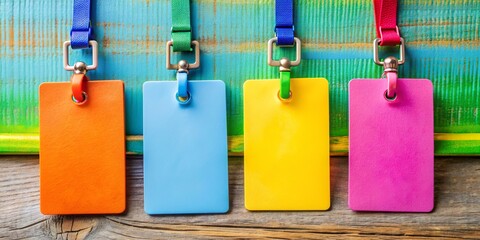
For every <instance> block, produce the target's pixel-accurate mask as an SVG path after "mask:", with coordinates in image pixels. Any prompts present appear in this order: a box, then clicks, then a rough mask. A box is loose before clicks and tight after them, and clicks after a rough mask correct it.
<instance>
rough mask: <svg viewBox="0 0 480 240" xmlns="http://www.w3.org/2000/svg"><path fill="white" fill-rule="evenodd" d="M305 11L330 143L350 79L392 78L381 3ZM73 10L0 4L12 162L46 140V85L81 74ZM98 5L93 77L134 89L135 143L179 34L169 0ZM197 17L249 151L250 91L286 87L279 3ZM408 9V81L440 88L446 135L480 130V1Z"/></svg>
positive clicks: (198, 12) (303, 24) (403, 22)
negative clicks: (281, 79)
mask: <svg viewBox="0 0 480 240" xmlns="http://www.w3.org/2000/svg"><path fill="white" fill-rule="evenodd" d="M295 2H296V8H295V11H296V12H295V15H296V23H295V28H296V33H297V36H298V37H299V38H300V39H302V41H303V43H304V44H303V49H302V53H303V61H302V63H301V65H300V66H298V67H296V68H294V69H293V72H292V76H293V77H325V78H327V79H328V80H329V83H330V96H331V110H330V112H331V134H332V136H333V137H340V138H341V137H346V136H347V135H348V116H347V109H348V102H347V88H348V81H349V80H350V79H352V78H378V77H379V76H380V75H381V72H382V68H381V67H379V66H376V65H375V64H374V63H373V61H372V53H371V52H372V41H373V38H374V34H375V30H374V22H373V11H372V5H371V2H370V1H366V0H326V1H320V0H315V1H314V0H301V1H295ZM72 3H73V1H57V0H36V1H31V0H4V1H0V152H2V153H20V152H36V151H38V145H37V144H38V142H35V140H34V139H35V138H38V108H37V106H38V102H37V101H38V93H37V89H38V85H39V84H40V83H42V82H47V81H68V80H69V77H70V74H71V73H69V72H66V71H65V70H63V68H62V62H61V61H62V57H61V56H62V52H61V51H62V50H61V45H62V43H63V41H65V40H68V34H69V30H70V25H71V17H72ZM94 6H95V12H94V14H93V15H94V26H95V32H96V35H97V40H98V42H99V45H100V58H99V68H98V70H96V71H92V72H90V73H89V76H90V77H91V78H92V79H121V80H124V81H125V87H126V89H125V91H126V114H127V120H126V124H127V129H126V131H127V135H129V136H139V135H141V134H142V125H141V123H142V107H141V106H142V84H143V82H145V81H149V80H174V78H175V76H174V72H173V71H168V70H166V69H165V47H164V46H165V43H166V41H167V40H169V39H170V27H171V23H170V1H168V0H167V1H165V0H156V1H154V0H116V1H96V3H95V4H94ZM192 11H193V12H192V19H193V21H192V27H193V29H194V31H193V36H194V38H195V39H197V40H198V41H199V42H200V44H201V50H202V59H201V60H202V66H201V68H200V69H199V70H196V71H192V74H191V79H220V80H223V81H225V83H226V85H227V101H228V102H227V107H228V109H227V110H228V125H229V128H228V132H229V135H230V139H234V140H232V141H230V143H231V144H230V150H231V151H233V152H241V151H242V150H243V149H242V146H243V145H242V140H241V139H242V134H243V121H242V119H243V113H242V112H243V106H242V86H243V82H244V81H245V80H246V79H257V78H278V70H277V69H276V68H273V67H269V66H268V65H267V64H266V43H267V40H268V39H269V38H271V37H272V36H273V26H274V1H273V0H263V1H250V0H225V1H220V0H194V1H192ZM399 11H400V13H399V26H400V29H401V33H402V36H403V37H404V38H405V40H406V42H407V63H406V64H405V65H404V66H402V67H401V70H400V75H401V76H404V77H410V78H429V79H431V80H432V82H433V84H434V86H435V131H436V132H437V133H450V134H458V133H480V118H479V115H478V110H479V109H478V106H479V105H480V98H479V94H480V92H479V91H480V83H479V81H478V79H479V76H480V73H479V56H480V39H479V31H480V30H479V25H480V2H479V1H476V0H443V1H440V0H425V1H416V0H403V1H400V7H399ZM395 50H396V49H393V51H395ZM71 52H72V54H71V59H72V61H73V60H84V61H87V62H88V61H89V58H90V53H89V52H88V51H71ZM280 55H290V56H291V55H292V52H291V51H290V52H288V53H286V52H284V51H282V50H278V49H275V56H276V57H279V56H280ZM175 57H176V59H178V58H177V57H178V56H175ZM188 57H191V56H188ZM419 117H420V116H419ZM100 131H101V130H99V134H101V133H100ZM12 136H14V137H12ZM18 136H20V137H18ZM22 136H23V138H25V139H23V138H22ZM25 136H27V137H25ZM452 136H453V135H452ZM130 139H132V138H130ZM133 139H136V140H133V141H129V142H128V143H127V148H128V151H129V152H141V137H140V138H136V137H134V138H133ZM453 139H455V138H453ZM335 141H336V140H334V139H333V140H332V149H333V151H334V152H335V151H338V152H344V151H346V147H345V146H347V145H346V144H341V145H335V144H334V142H335ZM443 142H448V143H443ZM479 143H480V138H479V139H474V140H468V141H459V140H440V141H436V152H437V153H439V154H440V153H441V154H478V153H480V147H478V146H480V144H479Z"/></svg>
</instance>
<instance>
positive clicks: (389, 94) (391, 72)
mask: <svg viewBox="0 0 480 240" xmlns="http://www.w3.org/2000/svg"><path fill="white" fill-rule="evenodd" d="M398 65H399V61H398V60H397V59H396V58H395V57H387V58H385V60H384V61H383V75H382V76H385V77H386V78H387V91H385V99H387V100H388V101H394V100H395V99H396V98H397V78H398V75H397V72H398Z"/></svg>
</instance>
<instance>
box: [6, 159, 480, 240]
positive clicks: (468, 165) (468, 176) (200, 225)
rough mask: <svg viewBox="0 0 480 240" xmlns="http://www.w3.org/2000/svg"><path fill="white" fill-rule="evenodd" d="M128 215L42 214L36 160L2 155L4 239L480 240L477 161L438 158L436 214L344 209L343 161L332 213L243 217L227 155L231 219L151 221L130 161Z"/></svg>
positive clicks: (334, 168) (236, 168) (236, 175)
mask: <svg viewBox="0 0 480 240" xmlns="http://www.w3.org/2000/svg"><path fill="white" fill-rule="evenodd" d="M127 162H128V163H127V164H128V167H127V181H128V183H127V184H128V185H127V186H128V210H127V211H126V213H124V214H122V215H108V216H103V215H99V216H43V215H42V214H41V213H40V212H39V202H38V201H39V191H38V187H39V182H38V181H39V177H38V174H39V172H38V156H0V238H1V239H171V238H174V237H175V238H188V239H191V238H204V239H211V238H225V237H234V238H277V239H290V238H295V239H306V238H328V239H355V238H366V239H386V238H404V239H426V238H431V239H441V238H448V239H480V195H479V194H480V159H478V158H459V157H456V158H446V157H444V158H436V162H435V206H436V208H435V210H434V212H433V213H428V214H424V213H420V214H410V213H355V212H352V211H350V210H349V209H348V207H347V172H348V168H347V167H348V162H347V158H345V157H333V158H332V161H331V178H332V208H331V210H330V211H325V212H248V211H247V210H245V208H244V207H243V159H242V158H241V157H232V158H230V196H231V203H230V206H231V210H230V212H229V213H228V214H219V215H193V216H192V215H190V216H149V215H147V214H145V213H144V212H143V174H142V173H143V168H142V158H141V157H138V156H130V157H128V161H127Z"/></svg>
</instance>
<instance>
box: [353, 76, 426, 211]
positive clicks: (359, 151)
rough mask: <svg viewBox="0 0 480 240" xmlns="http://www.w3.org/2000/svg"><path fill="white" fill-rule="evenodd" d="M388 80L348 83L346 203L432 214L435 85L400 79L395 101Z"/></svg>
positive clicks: (359, 208)
mask: <svg viewBox="0 0 480 240" xmlns="http://www.w3.org/2000/svg"><path fill="white" fill-rule="evenodd" d="M386 88H387V80H386V79H353V80H352V81H350V84H349V91H350V98H349V108H350V110H349V111H350V115H349V116H350V130H349V140H350V149H349V151H350V152H349V178H348V205H349V207H350V208H351V209H352V210H354V211H385V212H430V211H432V210H433V190H434V187H433V180H434V179H433V178H434V177H433V169H434V166H433V156H434V155H433V151H434V149H433V141H434V140H433V132H434V130H433V86H432V83H431V82H430V80H427V79H398V81H397V88H396V89H397V90H396V98H395V100H393V101H389V100H387V99H386V97H385V91H386Z"/></svg>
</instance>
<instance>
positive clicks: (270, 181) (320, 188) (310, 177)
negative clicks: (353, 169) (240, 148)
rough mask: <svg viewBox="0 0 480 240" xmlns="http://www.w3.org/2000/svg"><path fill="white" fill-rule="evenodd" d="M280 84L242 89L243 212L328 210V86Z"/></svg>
mask: <svg viewBox="0 0 480 240" xmlns="http://www.w3.org/2000/svg"><path fill="white" fill-rule="evenodd" d="M279 88H280V82H279V80H248V81H246V82H245V84H244V118H245V119H244V137H245V142H244V143H245V207H246V208H247V209H248V210H251V211H255V210H327V209H328V208H330V142H329V137H330V134H329V108H328V107H329V104H328V102H329V99H328V82H327V80H326V79H323V78H297V79H292V80H291V87H290V89H291V92H292V95H291V97H290V99H288V100H280V98H279V96H278V91H279Z"/></svg>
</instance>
